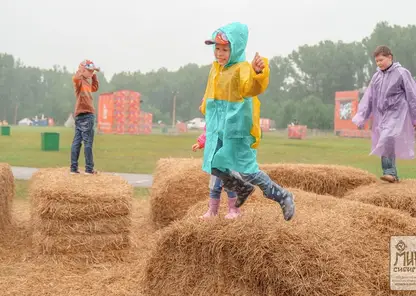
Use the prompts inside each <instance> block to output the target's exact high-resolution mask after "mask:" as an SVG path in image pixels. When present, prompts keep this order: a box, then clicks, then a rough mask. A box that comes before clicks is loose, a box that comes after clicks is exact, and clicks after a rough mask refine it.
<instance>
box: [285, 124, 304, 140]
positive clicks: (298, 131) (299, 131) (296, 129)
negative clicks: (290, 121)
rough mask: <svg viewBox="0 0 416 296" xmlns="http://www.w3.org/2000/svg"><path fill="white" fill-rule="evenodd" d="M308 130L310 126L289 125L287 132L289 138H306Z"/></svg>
mask: <svg viewBox="0 0 416 296" xmlns="http://www.w3.org/2000/svg"><path fill="white" fill-rule="evenodd" d="M307 131H308V127H307V126H306V125H288V126H287V133H288V137H289V139H301V140H302V139H304V138H306V134H307Z"/></svg>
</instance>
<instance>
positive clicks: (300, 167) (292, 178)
mask: <svg viewBox="0 0 416 296" xmlns="http://www.w3.org/2000/svg"><path fill="white" fill-rule="evenodd" d="M260 168H261V169H262V170H264V171H265V172H266V173H267V174H268V175H269V176H270V178H272V179H273V181H275V182H277V183H278V184H280V185H282V186H283V187H294V188H298V189H302V190H304V191H307V192H313V193H316V194H322V195H326V194H328V195H332V196H337V197H342V196H344V195H345V193H346V192H348V191H349V190H351V189H354V188H357V187H359V186H362V185H367V184H372V183H375V182H377V177H376V176H375V175H373V174H371V173H369V172H367V171H364V170H361V169H357V168H353V167H348V166H341V165H321V164H264V165H261V166H260Z"/></svg>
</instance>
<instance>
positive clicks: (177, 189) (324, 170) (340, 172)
mask: <svg viewBox="0 0 416 296" xmlns="http://www.w3.org/2000/svg"><path fill="white" fill-rule="evenodd" d="M260 168H261V169H263V170H265V171H266V172H267V173H268V174H269V175H270V177H271V178H272V179H273V180H274V181H275V182H277V183H279V184H281V185H282V186H284V187H294V188H299V189H302V190H305V191H309V192H314V193H317V194H330V195H336V196H342V195H344V193H345V192H346V191H348V190H350V189H353V188H356V187H358V186H360V185H364V184H370V183H373V182H376V181H377V178H376V176H374V175H372V174H370V173H368V172H365V171H363V170H359V169H355V168H350V167H344V166H335V165H306V164H266V165H261V166H260ZM209 178H210V175H209V174H207V173H205V172H203V171H202V160H201V159H192V158H163V159H160V160H159V161H158V162H157V166H156V170H155V174H154V176H153V185H152V191H151V220H152V221H153V223H154V224H155V226H156V227H158V228H161V227H165V226H167V225H168V224H169V223H171V222H172V221H175V220H177V219H181V218H182V217H183V216H184V215H185V214H186V211H187V210H188V209H189V208H190V207H191V206H192V205H194V204H195V203H197V202H199V201H203V200H207V198H208V196H209V188H208V183H209ZM222 196H223V197H224V198H225V197H226V194H225V193H223V195H222ZM256 198H260V199H262V198H263V194H262V192H261V191H260V190H259V189H257V190H256V192H255V194H254V195H253V196H252V197H251V198H250V199H256Z"/></svg>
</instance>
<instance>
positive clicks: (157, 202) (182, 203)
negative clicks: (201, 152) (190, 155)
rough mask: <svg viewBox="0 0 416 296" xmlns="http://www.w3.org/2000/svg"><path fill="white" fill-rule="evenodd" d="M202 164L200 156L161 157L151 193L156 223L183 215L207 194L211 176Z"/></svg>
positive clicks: (157, 224) (151, 212) (165, 221)
mask: <svg viewBox="0 0 416 296" xmlns="http://www.w3.org/2000/svg"><path fill="white" fill-rule="evenodd" d="M201 167H202V161H201V159H187V158H180V159H178V158H163V159H159V161H158V162H157V165H156V170H155V174H154V176H153V184H152V190H151V196H150V207H151V211H150V218H151V220H152V222H153V223H154V224H155V226H156V227H164V226H166V225H168V224H169V223H170V222H172V221H174V220H176V219H180V218H182V217H183V216H184V215H185V214H186V212H187V211H188V209H189V207H190V206H192V205H194V204H195V203H197V202H199V201H201V200H204V199H206V198H208V195H209V188H208V183H209V178H210V176H209V175H208V174H207V173H205V172H203V171H202V169H201Z"/></svg>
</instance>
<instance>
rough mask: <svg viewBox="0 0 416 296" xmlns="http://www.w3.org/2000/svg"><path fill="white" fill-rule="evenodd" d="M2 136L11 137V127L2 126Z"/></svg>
mask: <svg viewBox="0 0 416 296" xmlns="http://www.w3.org/2000/svg"><path fill="white" fill-rule="evenodd" d="M1 135H2V136H10V126H1Z"/></svg>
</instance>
